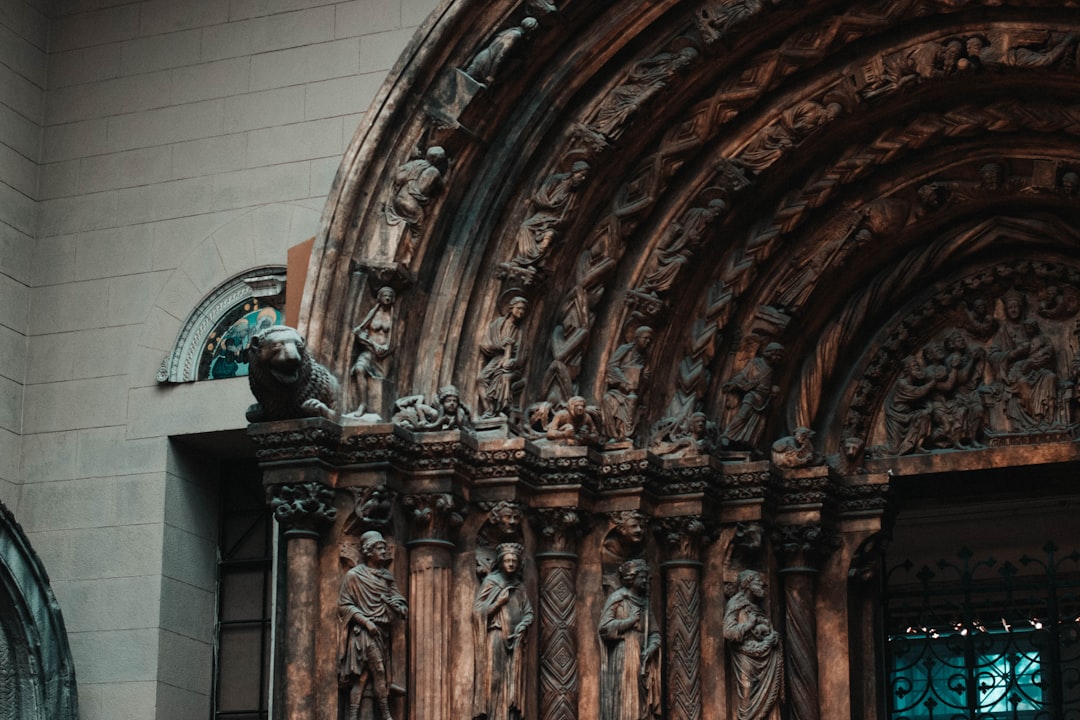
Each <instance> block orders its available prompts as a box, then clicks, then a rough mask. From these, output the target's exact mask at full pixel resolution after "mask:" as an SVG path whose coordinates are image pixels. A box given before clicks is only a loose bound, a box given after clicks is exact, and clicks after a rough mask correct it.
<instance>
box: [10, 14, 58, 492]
mask: <svg viewBox="0 0 1080 720" xmlns="http://www.w3.org/2000/svg"><path fill="white" fill-rule="evenodd" d="M45 4H46V3H45V2H44V1H41V2H28V1H24V0H3V2H0V502H3V503H4V504H5V505H7V506H8V507H9V508H11V509H12V510H15V511H18V502H19V493H18V484H19V475H20V472H19V464H20V460H19V454H20V452H19V446H20V435H21V433H22V422H23V402H24V398H23V395H24V383H25V380H26V369H27V364H26V361H27V345H28V342H27V325H28V318H29V306H30V285H31V275H32V270H31V267H32V256H33V249H34V248H33V243H34V237H35V235H36V234H37V229H36V219H37V200H38V192H37V189H38V179H39V176H40V173H41V166H40V160H41V128H42V122H43V113H44V108H45V103H46V95H45V85H46V73H47V67H48V54H47V49H48V18H47V16H46V14H45V7H44V6H45Z"/></svg>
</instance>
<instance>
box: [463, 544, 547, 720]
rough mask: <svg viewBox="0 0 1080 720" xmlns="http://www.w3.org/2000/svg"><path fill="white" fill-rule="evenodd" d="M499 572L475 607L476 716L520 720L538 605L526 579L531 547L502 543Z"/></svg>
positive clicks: (493, 574) (479, 594)
mask: <svg viewBox="0 0 1080 720" xmlns="http://www.w3.org/2000/svg"><path fill="white" fill-rule="evenodd" d="M497 553H498V564H497V566H496V569H495V570H493V571H492V572H491V573H489V574H488V575H487V576H485V577H484V581H483V582H482V583H481V584H480V590H479V591H478V592H477V593H476V600H475V602H474V603H473V619H474V631H475V643H476V646H475V647H476V665H475V674H474V677H473V712H472V715H473V717H474V718H480V717H483V718H486V719H487V720H520V719H521V718H522V717H524V716H525V662H526V658H525V657H524V651H525V640H526V638H527V637H528V631H529V627H530V626H531V625H532V622H533V608H532V603H530V602H529V596H528V595H527V594H526V592H525V585H524V584H523V583H522V581H521V561H522V558H523V556H524V554H525V548H523V547H522V546H521V545H520V544H519V543H502V544H500V545H499V546H498V548H497Z"/></svg>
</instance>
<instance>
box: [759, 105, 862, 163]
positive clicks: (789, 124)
mask: <svg viewBox="0 0 1080 720" xmlns="http://www.w3.org/2000/svg"><path fill="white" fill-rule="evenodd" d="M841 112H843V107H842V106H841V105H840V104H839V103H829V105H822V104H821V103H819V102H817V101H816V100H804V101H803V102H800V103H799V104H797V105H795V106H793V107H791V108H788V109H787V110H785V111H784V112H783V113H782V114H781V115H780V118H779V120H777V122H775V123H774V124H772V125H769V126H767V127H765V128H763V129H762V130H760V131H759V132H758V133H757V134H756V135H755V136H754V138H753V139H752V140H751V142H750V144H749V145H747V146H746V148H744V149H743V151H742V152H741V153H739V156H738V158H737V159H738V162H739V164H740V165H741V166H742V167H744V168H746V169H747V170H752V171H753V172H755V173H760V172H762V171H764V170H765V169H767V168H768V167H769V166H770V165H772V164H773V163H774V162H776V161H777V160H778V159H779V158H780V156H782V155H783V154H784V153H785V152H788V151H789V150H791V149H792V148H794V147H796V146H798V145H799V143H801V142H802V141H803V140H804V139H806V138H807V137H809V136H810V135H812V134H813V133H814V132H816V131H817V130H818V129H819V128H821V127H823V126H824V125H826V124H827V123H829V122H831V121H832V120H835V119H836V118H838V117H839V116H840V113H841Z"/></svg>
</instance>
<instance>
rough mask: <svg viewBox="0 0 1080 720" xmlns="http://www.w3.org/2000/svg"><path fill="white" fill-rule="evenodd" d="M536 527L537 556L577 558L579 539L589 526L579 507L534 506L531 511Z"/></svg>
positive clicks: (530, 514)
mask: <svg viewBox="0 0 1080 720" xmlns="http://www.w3.org/2000/svg"><path fill="white" fill-rule="evenodd" d="M529 518H530V520H532V524H533V527H534V528H536V534H537V540H538V548H537V553H536V556H537V558H544V557H560V556H561V557H565V558H569V559H574V560H576V559H577V550H578V541H580V540H581V538H582V536H583V535H584V534H585V530H586V529H587V527H588V521H587V518H586V516H585V514H584V513H583V512H582V511H581V509H580V508H577V507H552V508H534V509H533V510H531V511H530V513H529Z"/></svg>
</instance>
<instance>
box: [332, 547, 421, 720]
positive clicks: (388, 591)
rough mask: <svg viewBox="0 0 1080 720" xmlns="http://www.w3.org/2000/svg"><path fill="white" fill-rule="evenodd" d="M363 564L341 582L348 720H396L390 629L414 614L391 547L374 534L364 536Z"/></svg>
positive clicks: (342, 671)
mask: <svg viewBox="0 0 1080 720" xmlns="http://www.w3.org/2000/svg"><path fill="white" fill-rule="evenodd" d="M360 555H361V558H362V559H361V562H360V563H359V564H358V565H357V566H356V567H354V568H353V569H352V570H349V572H347V573H345V579H344V580H342V581H341V592H340V594H339V596H338V619H339V621H340V623H341V630H342V632H341V655H340V658H339V666H338V678H339V679H340V681H341V683H342V684H343V685H346V686H348V688H349V714H348V715H347V716H346V717H347V720H393V718H392V716H391V714H390V678H391V670H390V625H391V623H392V622H393V621H394V620H397V619H401V620H404V619H405V618H406V617H407V616H408V613H409V608H408V606H407V605H406V603H405V598H404V597H402V595H401V593H400V592H398V589H397V584H396V583H395V582H394V576H393V575H392V574H391V572H390V570H389V569H388V566H389V565H390V561H391V555H390V548H389V546H388V545H387V543H386V540H385V539H384V538H383V536H382V535H381V534H380V533H378V532H376V531H375V530H370V531H368V532H366V533H364V534H363V535H361V536H360Z"/></svg>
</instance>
